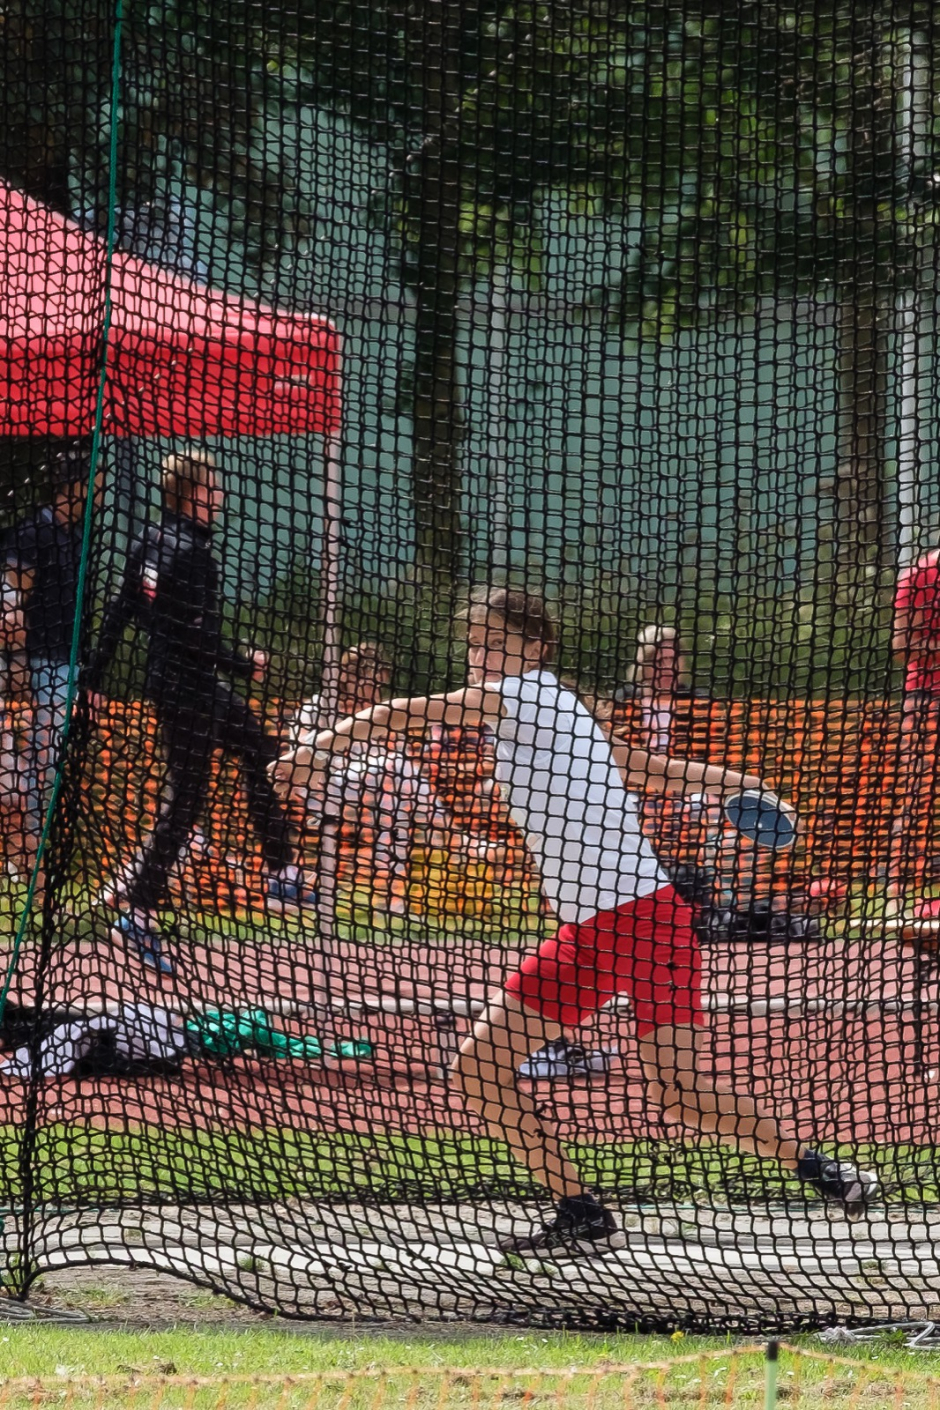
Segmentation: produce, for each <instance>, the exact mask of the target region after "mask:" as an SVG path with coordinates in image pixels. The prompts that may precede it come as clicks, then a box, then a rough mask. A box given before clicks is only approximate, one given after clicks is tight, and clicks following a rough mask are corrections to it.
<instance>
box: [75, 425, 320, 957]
mask: <svg viewBox="0 0 940 1410" xmlns="http://www.w3.org/2000/svg"><path fill="white" fill-rule="evenodd" d="M162 488H163V502H164V510H163V516H162V518H161V520H160V523H159V524H151V525H149V526H148V527H147V528H146V529H145V530H144V532H143V533H142V534H141V535H140V537H139V538H138V539H137V541H136V543H135V544H134V545H133V548H132V549H131V553H130V558H129V561H128V566H127V570H126V572H125V575H124V580H123V582H122V584H121V589H120V592H119V593H118V595H117V597H115V598H114V600H113V601H112V602H111V603H110V605H109V606H108V608H107V610H106V612H105V617H104V621H103V623H102V628H101V639H100V642H99V645H98V649H97V651H96V652H95V654H94V656H93V658H92V661H91V663H90V665H89V669H88V672H87V674H86V684H87V687H88V689H89V690H90V691H93V690H95V689H96V688H97V684H98V681H99V680H100V677H101V675H102V673H103V671H104V669H105V667H106V666H107V664H108V662H109V661H110V660H111V658H112V657H113V655H114V652H115V650H116V648H117V645H118V642H119V641H120V639H121V636H122V635H123V632H124V629H125V628H126V627H127V626H128V625H129V624H130V623H131V622H132V621H135V622H137V623H138V624H139V625H140V626H142V627H143V629H144V631H145V632H146V634H147V637H148V646H147V674H146V690H147V694H148V696H149V698H150V700H151V701H152V702H153V705H154V707H155V710H156V715H157V720H158V722H159V727H160V732H161V734H162V736H163V742H164V746H165V748H166V754H167V774H168V778H167V786H166V788H165V790H164V794H163V799H162V801H161V804H160V810H159V815H158V817H157V822H156V826H155V827H154V829H153V831H152V832H151V833H150V836H149V837H148V838H147V840H146V842H145V843H144V846H143V848H142V849H141V851H140V853H139V854H138V856H137V858H136V859H135V861H134V863H133V864H132V866H131V867H130V868H129V869H128V871H127V872H126V873H125V874H124V875H123V876H122V877H121V878H119V879H118V881H117V882H116V884H115V886H114V889H113V892H112V893H111V894H110V896H109V897H108V898H106V899H107V900H109V901H110V902H112V903H113V904H114V905H115V906H118V907H120V908H121V909H122V911H123V914H122V915H121V918H120V921H119V922H118V925H117V927H116V928H115V931H114V932H113V933H114V934H115V937H116V938H122V937H123V939H124V940H125V941H126V940H130V941H131V942H132V943H133V944H134V945H135V946H136V948H137V950H138V952H139V953H140V956H141V958H142V960H143V961H144V963H145V964H147V965H150V966H151V967H152V968H154V969H157V970H158V971H159V972H161V973H163V974H169V973H171V972H172V966H171V964H170V962H169V960H168V959H167V957H166V956H165V954H164V953H163V948H162V944H161V939H160V933H159V930H158V927H157V923H156V912H157V909H158V907H159V905H160V904H161V902H162V900H163V899H164V897H165V894H166V889H167V881H168V874H169V871H170V869H171V868H172V867H173V866H174V865H175V863H176V862H177V860H178V858H179V857H180V854H181V852H182V851H183V848H184V847H185V846H186V843H187V840H188V838H189V835H190V832H191V831H192V828H193V827H194V825H195V824H196V822H197V821H198V819H199V817H200V815H201V814H202V812H203V810H204V808H205V803H206V795H207V792H208V788H209V782H210V771H211V764H212V755H213V751H214V750H215V749H223V750H224V751H225V752H226V753H228V754H230V755H234V756H235V758H236V759H237V760H238V762H239V765H240V768H241V772H242V775H243V778H244V781H245V785H246V791H247V795H248V807H249V812H250V815H251V821H252V824H253V826H254V828H255V830H256V832H257V833H258V836H259V838H260V839H261V844H262V849H263V852H264V859H265V863H266V866H267V871H268V905H269V906H270V907H271V908H272V909H276V910H285V909H296V908H298V907H301V906H305V905H312V904H313V903H314V901H315V897H314V896H313V895H312V893H310V892H308V891H306V890H305V888H304V881H303V877H302V874H301V872H300V869H299V868H298V867H297V866H296V865H295V863H294V860H293V857H294V847H293V843H292V840H291V835H290V823H289V819H288V817H287V814H286V813H285V811H284V810H283V809H282V807H281V805H280V803H279V802H278V800H277V798H276V797H275V795H274V791H273V789H272V787H271V784H270V782H269V780H268V776H267V766H268V764H269V763H270V762H271V761H272V760H273V759H275V758H276V757H277V745H276V743H275V741H274V740H273V739H271V738H269V737H268V735H267V734H266V733H265V731H264V728H263V727H262V724H261V721H260V720H259V719H258V718H257V716H256V715H255V713H254V711H253V710H252V709H251V707H250V706H249V705H248V703H247V701H245V700H244V699H243V697H242V696H240V695H238V694H236V692H235V691H233V690H232V688H231V687H230V686H229V685H228V684H227V683H225V682H224V681H223V680H221V679H220V673H223V674H225V675H228V676H236V677H241V678H242V679H243V680H248V679H254V680H258V679H261V678H263V676H264V674H265V671H266V670H267V665H268V657H267V653H266V652H264V651H252V652H251V653H250V655H249V656H248V657H245V656H242V655H240V654H239V653H238V652H236V651H234V650H233V649H232V648H231V647H229V646H228V645H227V644H226V642H225V640H224V637H223V633H222V626H221V620H220V615H219V567H218V564H217V562H216V559H215V556H214V554H213V551H212V530H213V526H214V524H215V523H216V521H217V519H218V517H219V515H220V513H221V510H222V503H223V496H222V488H221V485H220V484H219V479H218V476H217V474H216V468H215V461H214V460H213V459H212V457H211V456H210V455H207V454H206V453H204V452H202V451H198V450H189V451H186V452H185V453H183V454H181V455H170V456H167V458H166V459H165V460H164V462H163V474H162Z"/></svg>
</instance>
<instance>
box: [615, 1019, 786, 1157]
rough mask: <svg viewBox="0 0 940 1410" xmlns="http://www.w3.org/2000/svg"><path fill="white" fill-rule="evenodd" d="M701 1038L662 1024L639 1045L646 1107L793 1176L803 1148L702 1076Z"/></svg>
mask: <svg viewBox="0 0 940 1410" xmlns="http://www.w3.org/2000/svg"><path fill="white" fill-rule="evenodd" d="M705 1036H706V1035H705V1033H704V1031H703V1030H702V1028H700V1027H693V1026H692V1025H688V1026H682V1025H678V1026H670V1025H668V1024H664V1025H662V1026H660V1027H659V1028H654V1029H653V1030H652V1032H650V1033H647V1034H646V1035H645V1036H644V1037H642V1038H641V1039H640V1044H639V1048H640V1061H641V1063H642V1064H643V1071H644V1072H645V1074H646V1079H647V1083H648V1086H647V1092H648V1095H649V1098H650V1101H651V1102H653V1103H655V1105H656V1106H659V1107H661V1108H662V1110H663V1113H664V1115H666V1116H668V1117H671V1118H672V1120H673V1121H677V1122H679V1123H680V1125H682V1126H685V1127H688V1128H690V1129H691V1130H693V1131H702V1132H706V1133H708V1134H710V1135H716V1136H719V1137H721V1139H722V1140H724V1141H728V1142H729V1143H730V1144H732V1145H734V1146H737V1147H738V1149H740V1150H746V1151H752V1152H753V1153H754V1154H755V1155H760V1156H764V1157H765V1158H766V1159H769V1160H778V1161H780V1163H781V1164H782V1165H785V1166H787V1167H788V1168H790V1169H793V1170H795V1169H796V1166H797V1162H798V1161H799V1158H800V1156H801V1155H802V1153H803V1151H804V1150H805V1149H806V1147H805V1144H804V1143H803V1142H801V1141H800V1140H799V1139H798V1138H797V1136H796V1134H795V1132H792V1131H791V1130H790V1129H789V1128H788V1127H786V1126H784V1125H782V1124H781V1123H780V1122H779V1121H778V1120H777V1118H776V1117H775V1116H774V1115H773V1113H772V1112H770V1111H768V1110H767V1109H766V1108H764V1107H762V1106H760V1104H759V1103H758V1102H756V1101H755V1100H754V1098H753V1097H751V1096H748V1095H746V1094H744V1093H741V1092H736V1091H735V1090H734V1088H733V1087H732V1085H731V1083H730V1082H726V1081H724V1080H723V1079H722V1078H716V1077H712V1076H710V1075H709V1074H708V1073H706V1072H703V1071H702V1070H701V1068H700V1066H699V1055H700V1053H701V1051H702V1049H703V1047H704V1044H705Z"/></svg>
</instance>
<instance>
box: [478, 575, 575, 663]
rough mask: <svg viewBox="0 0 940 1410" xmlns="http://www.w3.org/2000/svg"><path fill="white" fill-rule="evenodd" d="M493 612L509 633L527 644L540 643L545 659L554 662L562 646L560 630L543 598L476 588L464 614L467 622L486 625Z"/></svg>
mask: <svg viewBox="0 0 940 1410" xmlns="http://www.w3.org/2000/svg"><path fill="white" fill-rule="evenodd" d="M491 613H492V615H493V616H495V617H499V619H500V621H501V622H502V624H503V626H504V627H505V628H506V630H507V631H510V632H514V633H515V634H516V635H517V636H521V637H522V640H523V641H537V642H538V643H539V645H540V646H541V648H542V660H543V661H551V659H552V657H553V656H554V655H555V647H556V646H557V644H558V630H557V628H556V626H555V623H554V621H553V620H552V618H551V617H550V616H549V612H548V608H547V606H546V605H545V601H544V599H543V598H541V597H539V596H538V595H537V594H536V593H533V592H522V591H521V590H518V589H516V588H499V587H478V588H474V589H473V591H472V592H471V594H470V605H469V607H468V608H467V610H466V612H465V613H463V614H462V615H463V617H464V620H465V621H467V622H472V623H473V624H474V626H485V625H486V621H487V618H488V617H489V616H490V614H491Z"/></svg>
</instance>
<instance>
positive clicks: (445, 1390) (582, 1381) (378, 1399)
mask: <svg viewBox="0 0 940 1410" xmlns="http://www.w3.org/2000/svg"><path fill="white" fill-rule="evenodd" d="M778 1371H779V1376H778V1380H777V1395H776V1397H775V1396H774V1395H773V1390H772V1388H771V1394H770V1395H769V1396H767V1397H766V1401H765V1380H766V1368H765V1353H764V1347H763V1346H761V1345H751V1346H744V1347H728V1348H725V1349H723V1350H719V1351H706V1352H701V1353H698V1354H696V1355H681V1354H680V1355H675V1356H672V1357H670V1358H669V1359H661V1360H656V1361H647V1362H638V1363H635V1364H611V1363H609V1362H607V1363H601V1364H598V1365H596V1366H584V1367H579V1366H569V1367H566V1368H565V1369H562V1370H555V1369H546V1368H531V1367H529V1368H523V1369H518V1370H497V1369H489V1368H476V1367H467V1368H461V1369H456V1368H451V1367H448V1368H445V1367H403V1368H391V1369H373V1368H369V1369H366V1370H355V1371H335V1372H330V1371H327V1372H311V1373H308V1374H300V1375H294V1376H271V1375H257V1376H251V1375H231V1376H180V1375H167V1376H152V1375H147V1374H144V1373H140V1374H137V1373H135V1372H134V1371H133V1368H128V1371H127V1372H126V1373H125V1374H123V1375H121V1376H100V1377H94V1376H71V1375H67V1374H63V1375H57V1376H48V1377H36V1378H23V1379H10V1380H6V1381H0V1410H25V1408H26V1407H28V1406H36V1405H58V1406H66V1407H75V1410H125V1407H130V1408H132V1410H183V1407H185V1410H235V1408H236V1407H238V1410H242V1407H246V1410H247V1407H252V1410H275V1408H276V1410H447V1408H448V1407H466V1410H509V1407H511V1406H521V1407H523V1410H524V1407H526V1406H531V1407H533V1410H535V1407H545V1410H550V1408H551V1410H555V1407H557V1410H666V1407H672V1406H688V1407H693V1406H694V1407H702V1410H705V1407H709V1410H714V1408H715V1407H721V1406H727V1407H730V1406H754V1405H759V1404H764V1403H767V1404H768V1405H769V1406H771V1407H772V1406H773V1405H774V1404H776V1403H777V1400H778V1399H779V1402H780V1403H781V1404H786V1405H787V1406H788V1407H789V1406H807V1407H809V1406H812V1407H814V1410H815V1407H817V1406H818V1405H820V1404H822V1405H825V1406H827V1407H832V1410H855V1408H856V1407H859V1406H871V1407H886V1410H887V1408H888V1407H897V1410H936V1407H937V1406H938V1404H940V1378H938V1377H937V1376H935V1375H931V1374H929V1373H924V1372H923V1371H919V1370H916V1369H913V1368H912V1369H907V1368H903V1369H902V1368H900V1367H898V1366H896V1365H892V1364H890V1362H889V1363H888V1364H879V1363H877V1362H874V1361H869V1360H865V1359H861V1358H860V1359H857V1360H856V1359H851V1358H849V1357H839V1356H828V1355H825V1354H822V1353H818V1352H811V1351H804V1350H802V1349H800V1348H797V1347H792V1346H787V1345H785V1346H783V1347H782V1349H781V1358H780V1362H779V1366H778Z"/></svg>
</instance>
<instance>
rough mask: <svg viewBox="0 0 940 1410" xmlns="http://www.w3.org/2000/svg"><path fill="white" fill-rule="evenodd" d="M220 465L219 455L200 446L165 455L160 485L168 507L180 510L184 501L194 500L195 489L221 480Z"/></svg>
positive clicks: (188, 502)
mask: <svg viewBox="0 0 940 1410" xmlns="http://www.w3.org/2000/svg"><path fill="white" fill-rule="evenodd" d="M216 469H217V465H216V459H215V456H214V455H211V454H210V453H209V451H207V450H199V448H198V447H197V446H191V447H189V448H188V449H187V450H183V451H176V452H174V453H173V454H172V455H167V456H164V458H163V461H162V462H161V465H160V486H161V489H162V490H163V500H164V503H165V504H166V507H167V509H169V510H170V512H171V513H173V514H176V513H178V512H179V510H180V509H181V508H182V507H183V505H186V504H191V503H192V501H193V491H194V490H196V489H202V488H205V486H207V485H214V484H215V483H216V482H217V480H218V476H217V474H216Z"/></svg>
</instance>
